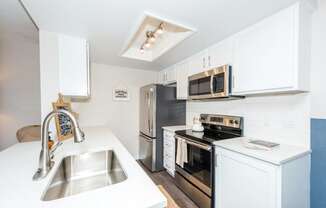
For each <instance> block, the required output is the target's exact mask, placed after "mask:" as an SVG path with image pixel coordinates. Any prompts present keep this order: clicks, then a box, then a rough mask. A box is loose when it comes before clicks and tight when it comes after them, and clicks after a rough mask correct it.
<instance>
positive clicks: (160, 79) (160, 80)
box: [158, 70, 166, 84]
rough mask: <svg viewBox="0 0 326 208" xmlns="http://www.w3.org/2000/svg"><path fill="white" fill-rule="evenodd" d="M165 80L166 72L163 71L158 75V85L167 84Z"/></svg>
mask: <svg viewBox="0 0 326 208" xmlns="http://www.w3.org/2000/svg"><path fill="white" fill-rule="evenodd" d="M165 78H166V73H165V70H161V71H160V72H159V73H158V83H159V84H164V83H165Z"/></svg>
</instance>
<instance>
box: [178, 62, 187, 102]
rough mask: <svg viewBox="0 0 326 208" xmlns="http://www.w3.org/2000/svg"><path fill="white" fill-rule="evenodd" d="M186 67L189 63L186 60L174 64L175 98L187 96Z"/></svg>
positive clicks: (185, 97)
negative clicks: (175, 76) (175, 75)
mask: <svg viewBox="0 0 326 208" xmlns="http://www.w3.org/2000/svg"><path fill="white" fill-rule="evenodd" d="M188 68H189V63H188V62H187V61H186V62H183V63H180V64H177V65H176V74H177V99H179V100H186V99H187V98H188Z"/></svg>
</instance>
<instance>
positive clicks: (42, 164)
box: [33, 109, 85, 181]
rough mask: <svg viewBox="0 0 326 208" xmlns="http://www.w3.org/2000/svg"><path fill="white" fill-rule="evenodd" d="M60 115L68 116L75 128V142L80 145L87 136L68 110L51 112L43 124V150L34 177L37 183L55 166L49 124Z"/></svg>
mask: <svg viewBox="0 0 326 208" xmlns="http://www.w3.org/2000/svg"><path fill="white" fill-rule="evenodd" d="M59 114H63V115H65V116H68V117H69V118H70V120H71V123H72V126H73V133H74V142H75V143H80V142H82V141H84V139H85V135H84V133H83V132H82V130H81V129H80V128H79V124H78V122H77V119H76V118H75V116H74V115H73V114H72V113H70V112H69V111H67V110H63V109H60V110H54V111H52V112H50V113H49V114H48V115H47V116H46V117H45V119H44V121H43V124H42V138H41V139H42V150H41V152H40V159H39V168H38V169H37V171H36V173H35V174H34V176H33V180H34V181H37V180H40V179H42V178H44V177H45V176H47V174H48V173H49V172H50V170H51V168H52V167H53V165H54V161H52V160H51V156H50V152H49V147H48V141H49V124H50V121H51V119H52V118H53V117H54V116H56V115H59Z"/></svg>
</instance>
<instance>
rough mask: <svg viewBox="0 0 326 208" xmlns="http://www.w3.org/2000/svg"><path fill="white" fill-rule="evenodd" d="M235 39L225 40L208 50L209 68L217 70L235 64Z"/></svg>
mask: <svg viewBox="0 0 326 208" xmlns="http://www.w3.org/2000/svg"><path fill="white" fill-rule="evenodd" d="M233 48H234V38H233V37H231V38H228V39H225V40H223V41H221V42H219V43H218V44H215V45H213V46H212V47H210V48H208V67H209V68H215V67H219V66H223V65H226V64H229V65H232V63H233Z"/></svg>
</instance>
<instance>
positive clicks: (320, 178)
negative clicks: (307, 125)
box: [310, 119, 326, 208]
mask: <svg viewBox="0 0 326 208" xmlns="http://www.w3.org/2000/svg"><path fill="white" fill-rule="evenodd" d="M311 149H312V155H311V184H310V186H311V192H310V193H311V194H310V201H311V208H326V119H311Z"/></svg>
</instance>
